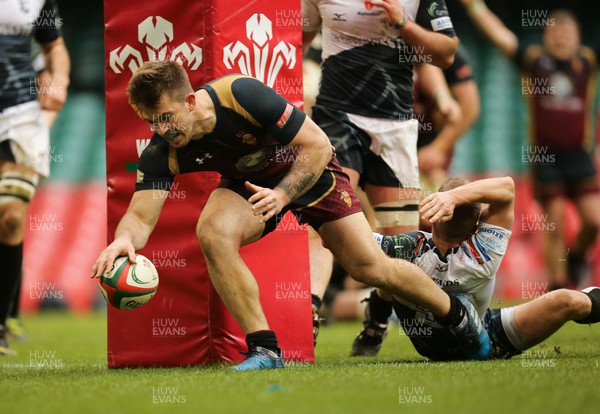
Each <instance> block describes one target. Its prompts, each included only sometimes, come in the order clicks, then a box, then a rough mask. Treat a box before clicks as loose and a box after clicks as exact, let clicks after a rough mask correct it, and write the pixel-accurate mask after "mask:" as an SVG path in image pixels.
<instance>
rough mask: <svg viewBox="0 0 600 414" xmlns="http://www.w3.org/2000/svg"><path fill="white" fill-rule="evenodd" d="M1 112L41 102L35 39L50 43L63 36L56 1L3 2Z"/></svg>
mask: <svg viewBox="0 0 600 414" xmlns="http://www.w3.org/2000/svg"><path fill="white" fill-rule="evenodd" d="M0 8H1V10H2V12H0V111H1V110H2V109H5V108H8V107H11V106H15V105H18V104H21V103H25V102H29V101H34V100H36V99H37V93H36V91H37V88H36V81H35V79H36V72H35V70H34V69H33V64H32V60H33V57H32V53H31V40H32V38H33V39H35V40H36V41H37V42H38V43H50V42H52V41H54V40H56V39H58V38H59V37H60V35H61V33H60V26H62V19H61V18H60V17H59V15H58V14H57V12H56V9H55V5H54V1H53V0H30V1H22V0H5V1H0Z"/></svg>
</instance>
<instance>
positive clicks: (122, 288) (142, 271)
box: [100, 254, 158, 310]
mask: <svg viewBox="0 0 600 414" xmlns="http://www.w3.org/2000/svg"><path fill="white" fill-rule="evenodd" d="M136 262H137V263H135V264H132V263H131V262H130V261H129V259H128V258H127V256H121V257H117V259H116V260H115V262H114V264H113V267H112V269H110V271H108V272H106V273H104V274H103V275H102V276H100V291H101V292H102V296H104V299H106V302H108V303H109V304H110V305H111V306H113V307H115V308H117V309H121V310H130V309H137V308H139V307H140V306H142V305H144V304H146V303H148V301H149V300H150V299H152V297H153V296H154V294H155V293H156V290H157V289H158V272H157V271H156V267H154V264H153V263H152V262H151V261H150V260H149V259H148V258H146V257H145V256H142V255H141V254H138V255H136Z"/></svg>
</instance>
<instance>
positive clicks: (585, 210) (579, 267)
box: [567, 192, 600, 287]
mask: <svg viewBox="0 0 600 414" xmlns="http://www.w3.org/2000/svg"><path fill="white" fill-rule="evenodd" d="M575 206H576V207H577V211H578V213H579V217H580V218H581V228H580V230H579V234H578V235H577V239H576V240H575V245H574V246H573V248H572V250H571V251H569V255H568V256H567V276H568V278H569V280H570V281H571V282H572V283H573V285H574V287H577V285H578V284H579V283H580V282H581V281H582V280H583V279H584V278H585V276H586V273H587V261H586V257H585V256H586V253H587V252H588V251H589V249H590V248H591V247H592V246H593V245H594V243H595V242H596V239H597V237H598V230H599V229H600V194H599V193H598V192H592V193H588V194H583V195H581V196H579V197H578V198H577V199H576V200H575Z"/></svg>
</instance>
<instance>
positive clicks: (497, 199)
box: [419, 177, 515, 229]
mask: <svg viewBox="0 0 600 414" xmlns="http://www.w3.org/2000/svg"><path fill="white" fill-rule="evenodd" d="M514 199H515V183H514V181H513V179H512V178H511V177H498V178H487V179H485V180H479V181H474V182H472V183H468V184H465V185H461V186H460V187H456V188H454V189H452V190H449V191H443V192H437V193H433V194H430V195H428V196H427V197H425V198H424V199H423V201H421V205H420V208H419V212H420V213H421V216H422V217H423V219H424V220H428V221H429V222H430V223H436V222H443V221H448V220H450V219H452V215H453V213H454V207H456V206H458V205H461V204H468V203H485V204H488V207H487V209H485V210H484V211H483V212H482V213H481V221H484V222H486V223H488V224H493V225H496V226H500V227H503V228H505V229H510V228H511V227H512V224H513V221H514Z"/></svg>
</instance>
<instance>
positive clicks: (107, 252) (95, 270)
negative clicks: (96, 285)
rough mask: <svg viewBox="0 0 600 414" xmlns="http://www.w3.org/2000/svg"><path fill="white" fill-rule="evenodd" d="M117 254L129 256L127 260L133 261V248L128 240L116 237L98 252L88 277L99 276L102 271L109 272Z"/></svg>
mask: <svg viewBox="0 0 600 414" xmlns="http://www.w3.org/2000/svg"><path fill="white" fill-rule="evenodd" d="M119 256H129V261H130V262H131V263H135V248H134V247H133V244H131V242H130V241H129V240H125V239H116V240H115V241H113V242H112V243H111V244H110V245H108V247H107V248H106V249H104V250H103V251H102V253H100V256H98V259H97V260H96V263H94V266H93V267H92V273H91V275H90V277H100V276H102V275H103V274H104V273H106V272H109V271H110V270H111V269H112V267H113V264H114V262H115V259H116V258H117V257H119Z"/></svg>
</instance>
